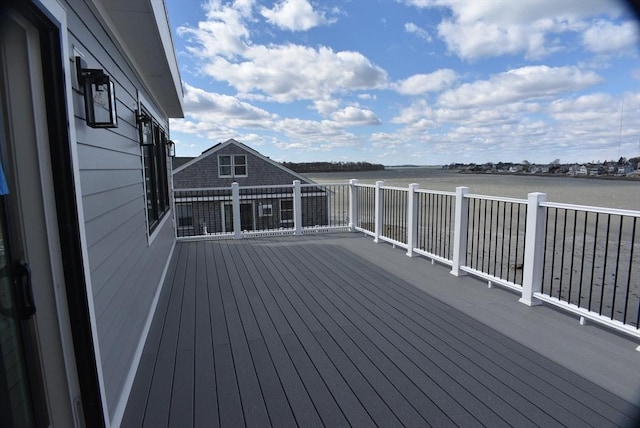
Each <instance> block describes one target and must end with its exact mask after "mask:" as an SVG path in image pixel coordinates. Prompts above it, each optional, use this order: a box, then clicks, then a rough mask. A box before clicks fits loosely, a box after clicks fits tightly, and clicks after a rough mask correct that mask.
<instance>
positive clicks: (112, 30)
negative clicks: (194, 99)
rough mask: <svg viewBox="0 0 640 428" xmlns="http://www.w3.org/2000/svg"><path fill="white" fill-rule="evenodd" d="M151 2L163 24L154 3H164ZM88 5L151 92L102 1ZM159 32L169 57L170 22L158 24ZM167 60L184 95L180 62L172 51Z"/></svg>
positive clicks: (156, 0)
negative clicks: (167, 40)
mask: <svg viewBox="0 0 640 428" xmlns="http://www.w3.org/2000/svg"><path fill="white" fill-rule="evenodd" d="M149 1H150V2H151V7H152V11H153V15H154V18H155V20H156V22H162V20H161V19H160V18H159V15H158V6H157V5H155V4H154V3H157V2H158V1H160V2H161V3H163V0H149ZM87 3H88V4H90V5H91V6H92V7H93V9H94V10H95V11H96V12H97V16H98V17H99V19H101V20H102V21H103V22H104V24H105V31H107V32H108V33H109V35H110V36H111V37H112V39H113V42H114V43H115V44H116V45H117V46H118V48H119V49H120V51H121V52H122V53H123V54H124V55H123V56H124V58H125V61H127V62H128V63H129V64H130V65H131V68H133V69H134V70H135V71H136V72H137V74H138V77H139V78H140V80H141V81H142V83H143V84H144V87H145V88H146V89H147V90H148V91H151V89H152V88H153V85H151V84H150V83H149V81H148V80H147V78H146V75H145V74H144V73H143V72H142V67H140V65H139V64H138V62H137V61H136V59H135V58H136V56H135V55H134V54H132V53H131V51H130V50H129V49H128V48H127V44H126V43H125V42H124V41H123V38H122V36H121V35H120V33H119V32H118V31H117V30H116V28H117V27H116V25H115V24H114V23H113V20H112V19H111V17H110V15H109V13H108V12H107V11H106V10H105V8H104V6H103V4H102V1H101V0H88V2H87ZM162 9H163V15H162V16H164V17H165V19H167V20H168V17H167V15H166V13H164V3H163V4H162ZM162 27H166V31H168V32H169V38H170V44H169V45H167V43H166V41H165V40H164V38H165V37H166V36H163V34H162V33H163V32H164V30H163V28H162ZM158 31H159V32H160V33H159V35H160V37H161V40H162V45H163V47H164V50H165V55H167V51H168V50H170V49H172V48H173V39H171V32H170V29H169V25H168V21H167V22H165V23H164V24H163V25H160V24H158ZM166 58H167V64H168V65H169V69H170V70H171V78H172V80H173V84H174V85H175V90H176V93H178V94H181V95H182V94H183V90H182V82H181V80H180V73H179V71H178V61H177V58H176V56H175V52H173V51H172V52H171V53H170V56H166ZM179 98H180V105H181V107H182V109H183V110H184V107H183V104H184V101H183V99H182V97H179ZM154 99H155V98H154ZM156 105H161V103H159V102H156Z"/></svg>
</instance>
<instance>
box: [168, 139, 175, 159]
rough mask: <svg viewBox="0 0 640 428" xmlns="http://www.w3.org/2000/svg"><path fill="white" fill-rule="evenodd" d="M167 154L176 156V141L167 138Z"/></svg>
mask: <svg viewBox="0 0 640 428" xmlns="http://www.w3.org/2000/svg"><path fill="white" fill-rule="evenodd" d="M167 154H168V155H169V157H172V158H175V157H176V143H174V142H173V141H172V140H167Z"/></svg>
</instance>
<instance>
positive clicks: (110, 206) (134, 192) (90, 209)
mask: <svg viewBox="0 0 640 428" xmlns="http://www.w3.org/2000/svg"><path fill="white" fill-rule="evenodd" d="M143 192H144V189H143V187H142V183H134V184H132V185H130V186H127V187H120V188H118V189H112V190H110V191H109V194H110V199H108V200H105V199H104V198H103V197H102V194H100V193H96V194H93V195H85V196H84V198H83V204H84V219H85V221H86V222H89V221H91V220H93V219H94V218H96V217H100V216H101V215H104V214H107V213H109V212H110V211H112V210H114V209H116V208H117V207H119V206H122V205H126V204H128V203H130V202H133V201H137V200H140V203H141V204H143V205H144V203H145V199H144V196H142V195H143Z"/></svg>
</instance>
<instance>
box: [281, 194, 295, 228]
mask: <svg viewBox="0 0 640 428" xmlns="http://www.w3.org/2000/svg"><path fill="white" fill-rule="evenodd" d="M280 223H293V199H282V200H281V201H280Z"/></svg>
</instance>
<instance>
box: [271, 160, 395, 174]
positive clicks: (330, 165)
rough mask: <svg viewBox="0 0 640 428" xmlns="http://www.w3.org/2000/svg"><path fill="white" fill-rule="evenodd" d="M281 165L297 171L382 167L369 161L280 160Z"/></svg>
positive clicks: (338, 170) (363, 169)
mask: <svg viewBox="0 0 640 428" xmlns="http://www.w3.org/2000/svg"><path fill="white" fill-rule="evenodd" d="M282 166H284V167H285V168H289V169H290V170H292V171H295V172H298V173H305V172H341V171H377V170H382V169H384V165H382V164H375V163H369V162H282Z"/></svg>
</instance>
